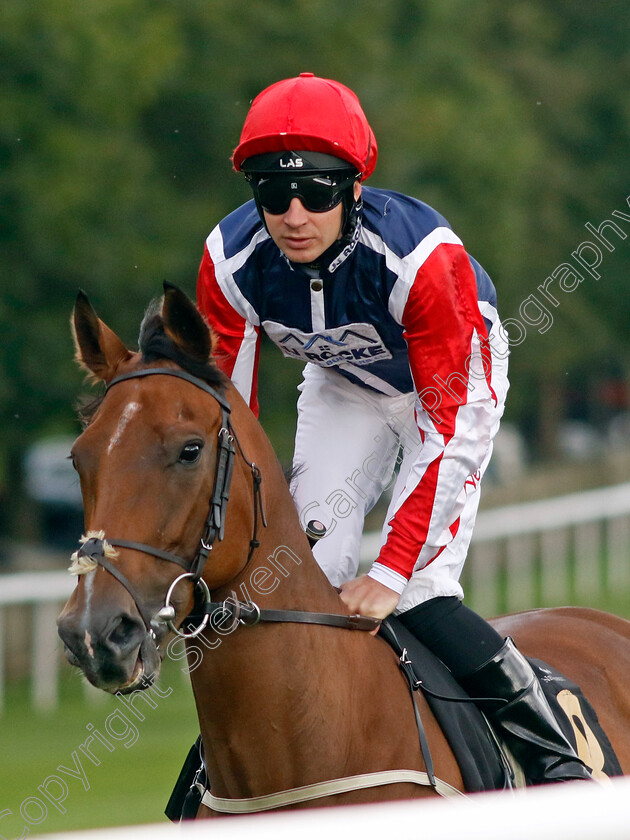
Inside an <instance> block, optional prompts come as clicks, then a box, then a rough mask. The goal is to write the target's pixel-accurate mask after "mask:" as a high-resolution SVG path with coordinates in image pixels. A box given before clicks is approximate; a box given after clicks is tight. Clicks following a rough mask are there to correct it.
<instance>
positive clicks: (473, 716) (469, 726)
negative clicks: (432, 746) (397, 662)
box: [379, 616, 623, 793]
mask: <svg viewBox="0 0 630 840" xmlns="http://www.w3.org/2000/svg"><path fill="white" fill-rule="evenodd" d="M379 635H380V636H382V637H383V638H384V639H385V640H386V641H387V642H388V644H389V645H390V646H391V647H392V648H393V650H394V651H395V652H396V653H397V654H398V656H399V657H400V658H401V660H402V659H403V657H404V659H405V660H406V661H407V662H408V663H409V665H410V667H411V669H412V672H413V674H414V675H415V677H416V685H415V686H414V687H415V688H417V690H419V691H422V693H423V695H424V697H425V698H426V700H427V703H428V705H429V707H430V708H431V711H432V712H433V714H434V715H435V718H436V720H437V721H438V723H439V724H440V727H441V728H442V731H443V733H444V736H445V737H446V739H447V741H448V743H449V746H450V747H451V749H452V751H453V753H454V755H455V757H456V759H457V762H458V764H459V768H460V771H461V774H462V779H463V781H464V787H465V790H466V791H467V792H468V793H477V792H481V791H488V790H501V789H503V788H506V787H521V786H524V784H525V782H524V779H523V775H522V772H521V771H520V768H519V767H518V765H517V763H516V761H515V759H514V758H513V756H512V755H511V754H510V753H509V752H508V751H507V750H506V748H505V746H504V745H503V744H502V743H501V742H500V740H499V738H498V736H497V735H496V734H495V733H494V731H493V729H492V727H491V726H490V723H489V722H488V720H487V718H486V717H485V715H484V714H483V713H482V712H481V711H480V709H479V708H478V707H477V706H476V705H475V704H474V702H473V701H472V700H471V699H470V697H469V696H468V695H467V694H466V692H465V691H464V690H463V689H462V688H461V686H460V685H459V683H457V682H456V680H455V679H454V677H453V675H452V674H451V672H450V671H449V669H448V668H447V667H446V665H444V663H443V662H442V661H441V660H440V659H438V658H437V657H436V656H435V655H434V654H433V653H431V651H429V650H428V648H426V647H425V646H424V645H423V644H422V643H421V642H419V641H418V640H417V639H416V638H415V636H413V635H412V634H411V633H410V632H409V631H408V630H407V629H406V628H405V627H404V626H403V625H402V624H401V623H400V622H399V621H398V620H397V619H396V618H395V617H393V616H390V617H389V618H387V619H386V620H385V621H383V623H382V625H381V630H380V632H379ZM529 662H530V664H531V666H532V668H533V669H534V672H535V674H536V676H537V677H538V680H539V682H540V684H541V686H542V689H543V692H544V694H545V696H546V698H547V701H548V703H549V705H550V706H551V709H552V711H553V713H554V715H555V717H556V719H557V721H558V723H559V724H560V727H561V729H562V731H563V733H564V735H565V736H566V738H567V739H568V740H569V742H570V743H571V745H572V746H573V748H574V749H575V751H576V753H577V754H578V755H579V756H580V758H581V759H582V760H583V761H584V763H585V764H586V765H587V766H588V767H589V769H590V770H591V772H592V774H593V776H594V778H596V779H601V778H604V777H609V778H610V777H611V776H621V775H623V773H622V770H621V766H620V764H619V760H618V759H617V756H616V755H615V752H614V750H613V748H612V745H611V743H610V741H609V739H608V736H607V735H606V733H605V732H604V730H603V728H602V726H601V724H600V722H599V720H598V718H597V714H596V712H595V709H594V708H593V707H592V706H591V704H590V703H589V701H588V700H587V698H586V697H585V696H584V693H583V692H582V689H581V688H580V687H579V686H578V685H576V684H575V683H573V682H572V681H571V680H569V679H567V677H565V676H564V675H563V674H561V673H560V672H559V671H557V670H556V669H554V668H552V667H551V666H550V665H547V664H546V663H545V662H542V661H541V660H538V659H532V658H529ZM407 667H409V666H407Z"/></svg>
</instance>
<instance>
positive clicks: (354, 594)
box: [340, 575, 400, 618]
mask: <svg viewBox="0 0 630 840" xmlns="http://www.w3.org/2000/svg"><path fill="white" fill-rule="evenodd" d="M340 595H341V600H342V601H343V602H344V604H345V605H346V606H347V607H348V609H349V610H350V612H351V613H358V614H359V615H370V616H373V617H374V618H385V617H386V616H388V615H389V614H390V613H392V612H393V611H394V610H395V609H396V607H397V606H398V601H399V600H400V595H399V594H398V593H397V592H394V590H393V589H390V588H389V587H388V586H385V585H384V584H382V583H379V582H378V581H377V580H374V578H371V577H368V576H367V575H361V577H358V578H355V579H354V580H349V581H348V582H347V583H344V584H342V585H341V593H340Z"/></svg>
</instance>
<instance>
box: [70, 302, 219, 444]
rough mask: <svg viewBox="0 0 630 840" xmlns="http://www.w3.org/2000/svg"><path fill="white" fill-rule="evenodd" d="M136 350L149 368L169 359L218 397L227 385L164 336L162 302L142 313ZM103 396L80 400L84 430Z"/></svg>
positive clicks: (207, 364) (209, 365)
mask: <svg viewBox="0 0 630 840" xmlns="http://www.w3.org/2000/svg"><path fill="white" fill-rule="evenodd" d="M138 348H139V350H140V353H141V354H142V362H143V363H145V364H152V363H154V362H158V361H159V360H160V359H169V360H170V361H172V362H175V363H176V364H177V365H179V366H180V367H181V368H182V370H185V371H186V372H187V373H190V374H191V375H192V376H196V377H197V378H198V379H202V380H203V381H204V382H207V383H208V385H210V386H211V387H212V388H215V389H216V390H217V391H218V392H219V393H223V392H224V390H225V386H226V383H227V381H228V379H227V377H226V375H225V374H224V373H223V372H222V371H221V370H220V369H219V368H218V367H217V365H216V364H215V362H214V359H213V358H212V357H210V358H209V359H207V360H205V361H201V360H199V359H195V358H193V357H192V356H190V355H189V354H187V353H185V352H184V351H183V350H182V349H181V348H180V347H179V346H178V345H177V344H176V343H175V341H173V339H172V338H171V337H170V336H169V335H167V333H166V331H165V329H164V321H163V318H162V300H161V298H157V299H156V300H154V301H152V302H151V303H150V304H149V306H148V307H147V310H146V312H145V313H144V318H143V319H142V323H141V324H140V335H139V337H138ZM104 395H105V394H104V393H102V394H99V395H98V396H96V397H94V396H92V395H88V396H83V397H80V398H79V400H78V402H77V406H76V410H77V414H78V417H79V420H80V422H81V425H82V427H83V428H85V427H86V426H88V425H89V424H90V422H91V420H92V418H93V417H94V414H95V413H96V410H97V409H98V407H99V406H100V404H101V402H102V401H103V397H104Z"/></svg>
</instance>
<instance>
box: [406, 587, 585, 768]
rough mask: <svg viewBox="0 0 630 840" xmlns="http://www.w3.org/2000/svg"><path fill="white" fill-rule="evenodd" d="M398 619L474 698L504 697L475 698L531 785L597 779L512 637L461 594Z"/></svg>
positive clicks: (439, 600)
mask: <svg viewBox="0 0 630 840" xmlns="http://www.w3.org/2000/svg"><path fill="white" fill-rule="evenodd" d="M398 618H399V620H400V621H401V622H402V624H404V626H405V627H406V628H407V629H408V630H409V631H410V632H411V633H413V635H414V636H415V637H416V638H417V639H419V640H420V641H421V642H422V643H423V644H424V645H426V646H427V647H428V648H429V650H430V651H432V652H433V653H434V654H435V655H436V656H438V657H439V658H440V659H441V660H442V662H444V664H445V665H446V666H447V667H448V668H450V670H451V672H452V674H453V676H454V677H455V679H456V680H457V682H458V683H459V684H460V685H461V686H462V688H463V689H464V690H465V691H467V692H468V694H470V696H471V698H472V699H473V700H475V698H494V697H497V698H500V700H499V702H493V701H492V700H483V699H477V700H475V702H476V704H477V705H478V706H479V708H480V709H481V710H482V711H483V712H485V713H486V715H487V717H488V719H489V720H490V721H491V723H493V724H494V725H495V726H496V727H497V729H498V730H499V734H500V735H501V737H503V738H504V739H505V742H506V744H507V745H508V747H509V749H510V750H511V751H512V753H513V754H514V756H515V758H516V759H517V760H518V761H519V762H520V764H521V766H522V768H523V771H524V773H525V775H526V777H527V779H528V781H529V782H530V784H543V783H545V782H559V781H568V780H570V779H590V778H592V777H591V774H590V773H589V771H588V770H587V768H586V767H585V766H584V764H583V763H582V761H581V760H580V759H579V758H578V756H577V754H576V753H575V751H574V749H573V747H572V746H571V744H570V743H569V742H568V741H567V739H566V738H565V736H564V734H563V732H562V730H561V729H560V725H559V724H558V722H557V721H556V719H555V717H554V714H553V712H552V711H551V709H550V707H549V704H548V703H547V699H546V698H545V695H544V694H543V690H542V687H541V685H540V683H539V682H538V677H537V676H536V674H535V673H534V671H533V670H532V667H531V665H530V664H529V662H528V661H527V659H525V657H524V656H523V655H522V654H521V653H519V651H518V650H517V649H516V646H515V645H514V642H513V641H512V639H510V638H508V639H507V640H506V639H503V637H502V636H500V635H499V634H498V633H497V632H496V630H495V629H494V628H493V627H492V626H491V625H490V624H488V622H487V621H486V620H485V619H483V618H482V617H481V616H480V615H478V614H477V613H476V612H473V610H471V609H469V608H468V607H466V606H465V605H464V604H462V602H461V601H459V599H457V598H455V597H438V598H432V599H431V600H430V601H425V602H424V603H423V604H420V605H419V606H417V607H414V608H413V609H411V610H409V611H408V612H404V613H401V614H400V615H399V616H398ZM501 700H503V701H505V702H504V703H501V702H500V701H501Z"/></svg>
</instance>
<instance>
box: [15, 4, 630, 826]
mask: <svg viewBox="0 0 630 840" xmlns="http://www.w3.org/2000/svg"><path fill="white" fill-rule="evenodd" d="M0 66H1V67H2V71H3V73H2V78H3V84H2V96H0V243H1V248H2V252H1V253H2V259H1V261H0V265H1V271H2V283H1V288H0V428H1V429H2V434H1V435H0V562H2V558H3V556H5V559H6V556H8V553H7V549H6V546H8V545H12V544H13V543H14V542H15V541H22V540H26V541H29V540H31V541H37V540H38V539H40V538H41V536H42V528H43V526H42V515H41V514H42V511H41V509H40V508H38V506H37V505H36V504H34V502H33V499H32V497H31V496H30V495H29V493H28V492H27V491H26V490H25V481H24V478H25V476H24V464H25V456H26V454H27V453H28V452H29V450H30V448H31V447H32V446H33V444H35V443H37V442H40V441H42V440H46V439H48V438H50V437H56V436H60V435H61V436H64V435H73V434H75V433H76V432H77V430H78V426H77V424H76V421H75V418H74V413H73V408H72V405H73V402H74V400H75V398H76V396H77V394H78V392H79V391H80V390H81V388H82V385H81V382H82V376H81V374H80V373H79V372H78V370H77V369H76V367H75V366H74V364H73V362H72V346H71V341H70V334H69V329H68V318H69V315H70V311H71V308H72V305H73V301H74V298H75V295H76V291H77V289H78V288H83V289H85V290H86V291H87V293H88V295H89V296H90V298H91V300H92V302H93V303H94V305H95V306H96V308H97V310H98V311H99V313H100V314H101V315H102V317H103V318H104V319H105V320H106V321H107V322H108V323H110V325H111V326H113V327H114V328H115V329H116V331H117V332H118V333H119V334H120V335H121V336H122V337H123V338H124V339H125V340H126V341H127V342H128V343H129V344H135V341H136V335H137V330H138V325H139V323H140V319H141V316H142V313H143V311H144V309H145V307H146V305H147V303H148V301H149V300H150V299H151V298H152V297H154V296H155V295H157V294H159V293H160V291H161V287H162V282H163V281H164V280H168V281H170V282H173V283H176V284H177V285H179V286H180V287H182V288H183V289H184V290H185V291H187V292H188V293H189V294H190V295H191V296H194V293H195V281H196V273H197V267H198V264H199V261H200V258H201V254H202V248H203V243H204V239H205V237H206V236H207V234H208V233H209V231H210V229H211V228H212V227H213V226H214V225H215V224H216V223H217V222H218V221H219V220H220V219H221V218H222V216H223V215H225V214H226V213H227V212H229V211H230V210H231V209H233V208H234V207H235V206H236V205H238V204H239V203H241V202H242V201H244V200H247V199H248V198H249V194H248V190H247V188H246V185H245V183H244V182H243V181H242V179H241V178H240V177H238V176H237V175H236V174H235V173H233V172H232V170H231V165H230V161H229V157H230V154H231V151H232V149H233V148H234V146H235V145H236V143H237V142H238V137H239V133H240V128H241V125H242V122H243V119H244V117H245V114H246V112H247V109H248V105H249V103H250V101H251V99H252V98H253V97H254V96H255V95H256V94H257V93H258V92H259V91H260V90H261V89H262V88H263V87H265V86H266V85H268V84H270V83H272V82H274V81H276V80H278V79H280V78H285V77H287V76H292V75H296V74H298V73H299V72H301V71H304V70H308V71H312V72H314V73H316V74H317V75H321V76H325V77H332V78H335V79H338V80H340V81H342V82H344V83H345V84H347V85H349V86H350V87H351V88H353V89H354V90H355V91H356V92H357V94H358V95H359V97H360V99H361V101H362V103H363V106H364V109H365V111H366V113H367V115H368V118H369V120H370V122H371V123H372V126H373V128H374V131H375V133H376V136H377V138H378V142H379V149H380V156H379V163H378V166H377V170H376V173H375V175H374V176H373V178H372V179H371V181H370V183H371V184H373V185H374V186H382V187H387V188H392V189H397V190H400V191H403V192H406V193H410V194H412V195H415V196H417V197H419V198H422V199H423V200H424V201H426V202H428V203H429V204H432V205H433V206H435V207H436V209H438V210H439V211H440V212H441V213H442V214H443V215H445V216H446V217H447V218H448V219H449V221H450V222H451V224H452V225H453V227H454V229H455V230H456V232H457V233H458V234H459V235H460V236H461V238H462V239H463V240H464V242H465V244H466V245H467V248H468V250H469V251H470V253H472V254H473V256H475V257H476V258H477V259H478V260H479V261H480V262H481V263H482V264H483V265H484V267H485V268H486V269H487V270H488V272H489V273H490V275H491V277H492V278H493V279H494V282H495V285H496V286H497V289H498V293H499V304H500V311H501V313H502V315H503V317H504V318H505V317H510V318H517V319H520V320H521V321H522V319H523V305H524V302H525V301H526V300H527V299H528V297H529V296H530V295H531V294H536V295H537V297H538V299H539V300H540V301H544V300H545V298H544V297H541V296H540V294H541V293H540V292H539V291H537V287H539V286H541V285H544V284H545V282H546V278H548V277H549V276H550V275H551V274H552V272H554V271H555V270H556V269H557V268H558V267H559V266H561V265H562V264H563V263H565V264H573V265H574V266H576V265H577V263H576V262H575V259H574V258H573V257H572V252H574V251H576V249H578V248H579V246H580V243H582V242H584V241H586V240H591V241H595V242H597V240H596V238H594V236H593V234H592V233H591V232H589V230H587V229H586V228H585V224H586V223H591V224H593V225H594V226H595V228H597V227H598V226H599V224H600V223H601V222H602V221H603V220H605V219H610V220H612V219H615V221H616V223H617V224H618V226H619V227H620V228H621V229H622V230H623V231H625V232H626V233H628V232H630V220H628V221H624V220H622V219H621V217H614V216H612V215H611V214H612V211H613V210H617V211H620V212H621V213H624V214H627V215H629V216H630V206H629V205H628V203H627V200H626V198H627V196H630V156H629V155H628V135H629V132H628V127H629V123H630V104H629V103H630V97H629V96H628V94H629V79H630V49H629V33H628V6H627V2H620V1H619V0H610V2H606V3H600V4H595V5H594V4H593V3H592V2H589V3H587V2H584V1H583V0H547V2H544V0H519V2H516V3H509V2H505V0H478V2H474V3H473V2H470V0H469V1H468V2H464V0H424V2H423V1H422V0H408V2H403V0H386V2H383V0H351V1H350V0H293V2H282V0H205V1H204V0H186V1H185V2H180V0H3V2H2V4H0ZM608 238H609V239H610V241H611V243H612V245H613V246H614V247H613V250H612V251H609V250H607V249H603V251H602V253H603V259H602V263H601V266H600V267H599V268H598V269H597V271H598V273H599V274H600V275H601V278H600V279H598V280H596V279H595V278H594V277H592V276H590V275H589V274H588V273H587V272H583V274H584V282H582V283H581V284H579V286H578V287H577V288H576V290H575V291H573V292H571V293H568V292H567V293H561V294H559V295H558V301H559V305H558V306H551V305H550V306H549V313H548V314H550V316H551V317H552V319H553V324H552V326H550V327H549V328H548V329H546V330H544V331H542V326H543V325H542V322H541V324H540V326H539V327H536V326H532V325H529V326H528V327H527V338H526V340H524V341H523V342H522V343H521V344H520V345H519V346H518V347H515V348H514V351H513V353H512V357H511V379H512V390H511V392H510V395H509V401H508V409H507V414H506V427H507V428H509V429H511V430H512V434H513V436H514V439H515V440H516V441H518V447H517V448H518V452H519V453H520V454H519V456H518V459H517V460H518V463H517V464H516V466H515V467H514V470H515V476H518V477H519V479H520V477H522V476H526V475H527V474H528V473H529V472H531V471H535V470H547V471H548V473H550V474H553V475H554V476H555V475H557V474H558V473H559V470H560V469H561V468H562V469H564V468H565V467H566V468H567V469H572V468H574V467H575V465H576V463H577V464H578V466H579V467H580V472H579V473H575V472H574V473H571V475H572V476H574V478H572V479H570V480H571V481H573V482H574V483H575V482H576V481H577V482H578V486H589V485H593V484H597V483H605V481H606V479H607V477H608V478H614V479H616V480H622V479H626V480H627V478H628V476H630V468H629V467H628V463H629V461H628V458H627V457H626V456H627V454H628V448H629V443H630V432H629V430H630V423H629V422H628V383H629V381H630V353H629V350H630V330H629V328H628V323H629V315H630V295H629V294H628V290H627V277H628V272H629V269H630V238H629V239H627V240H625V241H624V240H623V239H622V238H621V237H620V236H619V235H618V234H617V235H616V234H614V233H612V234H610V233H609V236H608ZM554 288H556V289H557V288H558V286H557V282H556V285H555V287H554ZM527 311H529V313H530V317H532V313H534V314H535V312H534V310H533V309H532V308H530V310H525V312H527ZM532 320H535V319H534V318H533V317H532ZM270 350H273V348H270V347H269V346H268V345H267V344H265V345H264V347H263V359H262V362H261V384H260V390H261V419H262V421H263V424H264V426H265V428H266V429H267V431H268V433H269V434H270V436H271V438H272V441H273V443H274V445H275V447H276V450H277V451H278V454H279V456H280V457H281V459H282V460H283V461H285V462H287V461H288V460H289V459H290V455H291V449H292V436H293V429H294V422H295V420H294V406H295V398H296V392H295V387H296V385H297V382H298V381H299V378H300V365H298V364H297V363H293V362H291V361H288V360H285V359H283V358H282V357H281V356H280V354H279V353H278V352H277V351H273V352H271V353H270ZM620 464H621V465H622V467H620V466H619V465H620ZM615 469H616V470H617V472H615ZM576 475H577V476H579V477H578V478H575V476H576ZM524 480H525V479H523V481H524ZM502 481H503V484H504V485H505V486H502ZM520 486H521V482H520V481H519V487H520ZM506 487H507V489H506ZM510 492H512V491H511V489H510V482H509V476H507V477H506V475H503V477H502V478H501V477H498V478H497V477H495V494H496V495H498V497H499V498H507V497H508V496H509V493H510ZM532 492H533V491H532ZM517 495H518V494H517V493H516V491H514V496H515V498H516V497H517ZM488 498H490V499H492V486H491V487H490V493H489V496H488ZM0 585H1V583H0ZM176 682H177V685H178V690H177V692H175V693H176V694H177V698H179V699H173V698H169V700H168V701H165V703H164V704H163V707H162V706H161V707H160V709H159V710H157V711H156V713H155V720H156V721H157V722H156V723H155V726H153V724H152V723H151V721H150V720H147V722H146V730H143V734H142V736H141V739H140V742H139V743H138V744H137V745H135V746H134V747H133V748H132V749H130V750H129V751H128V754H126V755H125V756H120V755H119V754H118V753H114V754H113V756H112V757H111V758H108V760H107V763H106V766H105V768H103V769H102V775H101V776H100V777H99V778H100V782H99V783H98V784H95V785H94V786H93V790H92V792H91V793H88V794H86V795H85V798H84V799H83V800H80V799H79V797H78V794H77V797H76V798H74V799H73V804H72V805H69V811H70V812H71V813H68V814H65V815H61V814H56V815H55V814H51V816H50V817H49V819H48V820H47V821H46V822H45V824H42V826H41V828H42V830H52V829H53V828H55V829H59V828H60V827H65V826H68V827H70V826H77V825H80V826H85V825H89V824H95V825H104V824H110V823H122V822H127V821H131V820H132V819H133V818H134V817H135V819H137V820H142V819H148V818H149V817H150V816H151V815H152V816H153V817H154V818H157V816H158V813H159V807H160V806H161V805H162V804H163V799H164V792H165V791H166V790H167V789H168V788H170V782H171V780H172V777H173V773H174V772H176V769H177V764H178V763H179V760H180V757H183V754H184V753H185V751H186V748H187V745H188V744H187V739H188V738H189V737H193V736H194V729H195V726H194V721H193V720H192V712H191V708H190V698H189V695H188V693H187V690H186V689H185V681H181V680H177V681H176ZM64 686H65V687H64V689H63V690H64V691H65V692H67V693H66V695H64V696H65V701H64V705H63V707H62V709H61V711H60V712H57V713H54V714H52V713H51V715H49V716H48V717H46V716H45V715H44V716H39V717H33V713H32V712H31V711H30V710H29V709H28V704H27V702H26V700H25V697H26V694H25V692H26V688H25V687H24V686H23V685H21V684H20V683H19V682H18V683H15V684H14V685H13V686H12V687H11V689H10V692H9V696H8V701H7V702H8V708H7V711H5V715H4V717H3V719H2V721H1V722H0V727H1V729H0V733H2V734H1V741H2V749H3V753H4V755H5V756H6V755H12V756H14V757H15V759H14V763H12V764H10V763H8V762H7V761H6V760H5V762H4V763H3V764H4V766H3V767H2V768H1V771H0V780H1V782H2V784H1V785H0V792H1V794H2V796H1V798H0V810H1V807H5V805H6V807H9V808H14V809H15V806H16V805H18V806H19V803H20V802H21V801H22V800H23V798H24V797H25V796H28V795H31V793H32V794H33V795H37V794H36V790H35V789H36V787H37V785H38V784H40V783H41V781H42V780H43V778H44V777H45V776H46V775H47V773H49V772H53V771H54V767H55V766H56V765H57V764H58V763H59V762H62V761H63V760H64V759H66V758H67V757H68V755H69V754H70V751H71V750H72V749H74V748H75V746H76V744H75V742H76V741H77V739H78V738H79V737H80V734H81V733H83V732H84V730H85V722H86V721H89V720H91V719H95V718H94V715H95V714H97V713H98V712H95V711H94V708H95V707H93V706H86V705H85V702H84V700H83V694H82V692H81V691H79V690H78V689H77V685H76V679H74V678H70V679H69V681H68V679H67V680H66V682H65V683H64ZM108 702H109V701H108ZM96 708H97V709H98V707H96ZM105 715H106V711H105V710H103V716H105ZM160 715H161V717H160ZM11 720H13V721H14V723H13V724H11V723H10V722H9V721H11ZM152 726H153V729H152V728H151V727H152ZM149 732H153V733H154V734H153V735H149V734H147V733H149ZM158 735H160V736H163V737H162V738H158ZM29 739H30V740H29ZM176 743H177V744H181V749H180V750H179V752H180V753H181V756H180V755H179V754H176V753H177V749H176V748H175V746H174V745H175V744H176ZM120 752H122V749H121V750H120ZM18 756H19V758H18ZM47 756H49V757H50V758H49V764H50V767H49V766H48V763H47V761H48V759H47ZM123 758H124V759H126V760H125V761H123V760H122V759H123ZM12 761H13V759H12ZM134 762H135V763H134ZM151 765H153V766H154V767H155V766H157V767H158V768H159V783H158V784H157V788H158V789H157V790H156V784H155V781H154V780H153V782H151V781H150V777H147V776H146V775H143V773H142V770H143V768H146V767H147V766H151ZM12 768H13V769H12ZM99 772H101V768H99ZM130 785H131V787H130ZM134 785H135V786H134ZM112 786H113V789H112ZM145 788H146V789H147V792H146V797H145V796H144V793H143V791H144V790H145ZM124 790H127V791H129V790H133V791H134V795H133V796H129V797H128V799H129V801H128V803H127V804H126V805H125V804H123V803H122V800H121V791H124ZM116 791H117V792H116ZM139 796H141V798H142V805H140V802H139V800H138V797H139ZM151 796H153V799H151V798H150V797H151ZM5 800H6V802H5ZM80 801H81V802H83V804H79V802H80ZM147 803H148V805H147ZM156 803H157V805H156ZM145 805H146V807H145ZM156 807H157V808H158V811H156ZM14 828H15V831H16V832H19V830H21V824H20V826H18V825H15V826H14ZM2 831H3V827H2V824H0V832H2ZM6 832H9V828H8V827H7V828H6ZM6 832H5V833H6ZM6 836H13V835H10V834H8V833H6Z"/></svg>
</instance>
